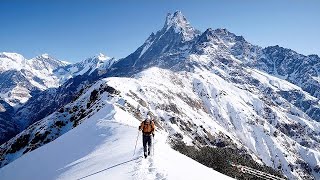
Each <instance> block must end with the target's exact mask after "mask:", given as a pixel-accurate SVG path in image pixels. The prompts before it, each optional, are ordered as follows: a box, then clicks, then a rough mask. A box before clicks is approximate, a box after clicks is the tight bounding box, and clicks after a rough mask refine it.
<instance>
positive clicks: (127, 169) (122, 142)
mask: <svg viewBox="0 0 320 180" xmlns="http://www.w3.org/2000/svg"><path fill="white" fill-rule="evenodd" d="M138 126H139V121H138V120H136V119H135V118H134V117H132V116H131V115H130V114H127V113H126V112H125V111H122V110H121V109H119V108H115V107H114V106H106V107H104V108H103V109H101V110H100V111H99V112H97V113H96V114H95V115H93V116H92V117H90V118H89V119H87V120H86V121H84V122H83V123H82V124H80V125H79V126H77V128H75V129H72V130H71V131H69V132H67V133H66V134H64V135H63V136H61V137H59V138H58V139H56V140H55V141H53V142H51V143H48V144H46V145H44V146H42V147H40V148H38V149H36V150H34V151H32V152H30V153H28V154H26V155H24V156H22V157H21V158H19V159H17V160H16V161H14V162H12V163H10V164H8V165H7V166H5V167H3V168H1V169H0V177H1V180H12V179H15V180H43V179H46V180H50V179H59V180H70V179H75V180H76V179H86V180H90V179H92V180H100V179H101V180H102V179H117V180H118V179H120V180H121V179H136V180H138V179H139V180H140V179H145V180H151V179H156V180H164V179H184V180H186V179H199V178H204V179H208V178H209V177H210V178H211V177H214V178H215V179H231V178H229V177H227V176H225V175H223V174H220V173H218V172H216V171H214V170H212V169H210V168H208V167H205V166H203V165H201V164H199V163H197V162H195V161H193V160H192V159H190V158H188V157H186V156H184V155H182V154H180V153H178V152H176V151H174V150H173V149H171V148H170V146H169V145H168V144H167V143H166V137H167V135H166V134H165V133H161V132H157V134H156V138H155V143H154V145H155V148H154V149H155V153H154V156H151V157H148V158H147V159H144V158H142V155H143V149H142V140H141V134H140V136H139V139H138V144H137V151H136V154H135V156H134V157H133V153H134V146H135V142H136V138H137V133H138V130H137V128H138ZM139 157H141V158H139ZM135 158H137V159H135ZM17 172H18V173H17Z"/></svg>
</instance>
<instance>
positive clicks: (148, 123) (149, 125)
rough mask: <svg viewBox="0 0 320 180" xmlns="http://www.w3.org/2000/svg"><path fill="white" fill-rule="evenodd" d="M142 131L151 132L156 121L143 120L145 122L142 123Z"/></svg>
mask: <svg viewBox="0 0 320 180" xmlns="http://www.w3.org/2000/svg"><path fill="white" fill-rule="evenodd" d="M141 129H142V132H143V133H147V134H150V133H151V132H152V131H153V130H154V122H153V121H151V120H149V121H147V120H145V121H143V124H142V127H141Z"/></svg>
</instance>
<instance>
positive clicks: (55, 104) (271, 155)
mask: <svg viewBox="0 0 320 180" xmlns="http://www.w3.org/2000/svg"><path fill="white" fill-rule="evenodd" d="M12 63H14V64H15V66H14V68H13V66H12ZM319 74H320V58H319V56H318V55H308V56H306V55H302V54H299V53H297V52H295V51H293V50H290V49H286V48H283V47H279V46H270V47H266V48H263V47H260V46H257V45H253V44H251V43H249V42H248V41H246V40H245V38H244V37H242V36H238V35H235V34H234V33H232V32H229V31H228V30H227V29H222V28H218V29H211V28H209V29H207V30H206V31H204V32H201V31H199V30H197V29H195V28H194V27H192V26H191V24H190V23H189V22H188V21H187V19H186V18H185V16H184V15H183V14H182V13H181V12H180V11H177V12H175V13H173V14H168V15H167V17H166V20H165V24H164V26H163V28H162V29H160V30H159V31H157V32H156V33H152V34H151V35H150V36H149V37H148V38H147V40H146V41H145V42H144V44H142V45H141V46H140V47H139V48H138V49H137V50H136V51H135V52H133V53H131V54H130V55H128V56H127V57H125V58H122V59H119V60H116V59H115V58H108V57H106V56H104V55H102V54H100V55H98V56H95V57H93V58H88V59H86V60H84V61H82V62H80V63H76V64H70V63H66V62H63V61H59V60H56V59H54V58H52V57H50V56H48V55H46V54H44V55H41V56H39V57H36V58H33V59H31V60H26V59H25V58H23V56H21V55H18V54H15V53H1V55H0V79H1V84H0V92H1V101H0V103H1V105H0V130H1V131H0V133H1V137H2V139H1V141H0V142H3V144H2V145H1V146H0V163H1V166H0V167H2V168H1V169H0V174H1V172H3V173H5V172H6V171H7V172H11V171H12V168H17V167H16V166H14V165H12V164H15V163H16V164H17V166H18V167H19V168H23V167H22V166H23V165H24V164H25V163H22V162H23V161H25V159H23V157H24V156H28V158H30V159H31V160H33V158H35V157H36V156H32V154H37V153H39V152H40V151H41V148H39V147H41V146H44V147H49V145H50V146H54V145H53V144H52V143H54V142H56V141H57V140H59V139H60V138H59V137H61V138H63V137H65V136H67V135H68V134H70V133H72V132H74V130H76V129H77V128H80V127H82V128H83V127H85V124H88V122H87V121H89V120H90V119H94V120H95V121H97V124H99V122H100V121H101V122H103V123H106V124H107V125H105V126H106V127H107V129H108V127H109V126H110V128H111V127H113V126H117V128H121V127H122V126H123V124H125V125H127V126H133V124H134V125H136V124H138V122H140V121H141V120H143V119H144V118H145V115H146V113H147V112H149V111H150V112H152V114H153V117H154V118H155V119H156V122H157V123H156V124H157V128H158V129H159V132H160V133H159V134H161V135H160V136H161V138H163V139H171V140H174V141H177V140H179V141H183V142H185V143H186V144H188V145H191V146H195V147H197V148H201V147H206V146H209V147H215V148H226V147H228V148H232V149H236V150H237V151H239V152H241V153H239V156H240V155H241V154H242V155H244V154H245V155H248V156H250V158H251V159H252V160H254V161H256V162H257V163H259V164H261V165H265V166H269V167H271V168H273V169H275V170H276V171H279V172H281V173H282V174H284V175H285V176H286V177H287V178H289V179H319V178H320V166H319V164H320V102H319V98H320V75H319ZM101 110H102V111H101ZM122 116H123V117H122ZM92 117H95V118H92ZM91 121H92V120H91ZM127 121H129V122H127ZM131 121H132V122H131ZM133 122H134V123H133ZM112 123H116V124H117V125H110V124H112ZM132 123H133V124H132ZM82 124H84V125H83V126H81V125H82ZM78 126H79V127H78ZM69 131H70V132H69ZM131 135H133V134H131ZM110 136H112V133H111V135H110ZM133 136H134V135H133ZM57 138H58V139H57ZM9 139H10V140H9ZM56 139H57V140H56ZM7 140H9V141H7ZM90 140H92V139H90ZM119 141H120V142H121V140H119ZM66 142H69V143H71V142H70V141H66ZM120 142H119V143H120ZM47 143H49V144H48V145H45V144H47ZM57 147H58V146H55V147H53V148H57ZM42 151H43V150H42ZM21 156H22V158H19V157H21ZM18 158H19V159H18ZM16 159H17V160H16ZM20 159H22V160H20ZM14 160H15V161H14ZM19 160H20V161H19ZM13 161H14V162H13ZM72 167H75V168H76V169H79V167H78V166H77V165H74V166H72ZM30 168H32V167H30ZM57 168H58V167H57ZM71 169H72V168H71ZM54 170H55V169H52V171H54ZM30 171H31V172H32V170H31V169H30ZM68 172H69V171H68ZM25 173H30V172H25ZM9 177H11V176H10V174H9V175H8V179H10V178H9ZM69 177H70V176H69Z"/></svg>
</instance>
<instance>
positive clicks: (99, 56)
mask: <svg viewBox="0 0 320 180" xmlns="http://www.w3.org/2000/svg"><path fill="white" fill-rule="evenodd" d="M97 58H98V59H99V60H100V61H106V60H109V59H111V57H108V56H106V55H104V54H102V53H99V54H98V56H97Z"/></svg>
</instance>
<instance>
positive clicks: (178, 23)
mask: <svg viewBox="0 0 320 180" xmlns="http://www.w3.org/2000/svg"><path fill="white" fill-rule="evenodd" d="M170 28H173V29H174V31H175V32H176V33H181V34H182V35H183V38H184V40H185V41H189V40H192V39H193V38H194V37H195V36H196V35H198V34H199V31H198V30H196V29H195V28H193V27H192V26H191V25H190V23H189V21H188V20H187V19H186V17H185V16H184V15H183V14H182V12H181V11H176V12H175V13H173V14H171V13H168V15H167V17H166V22H165V25H164V29H165V30H166V31H168V30H169V29H170Z"/></svg>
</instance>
